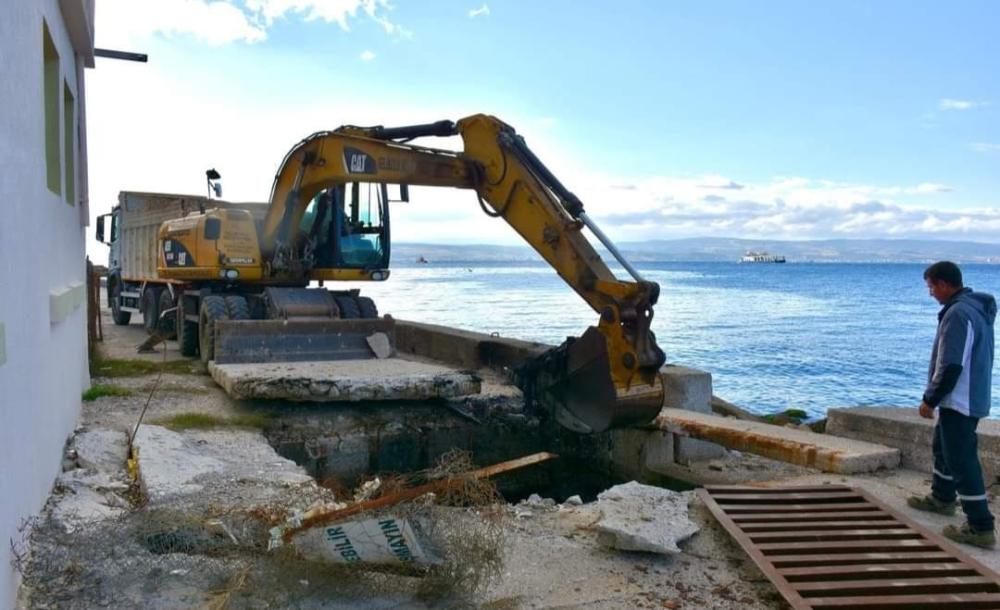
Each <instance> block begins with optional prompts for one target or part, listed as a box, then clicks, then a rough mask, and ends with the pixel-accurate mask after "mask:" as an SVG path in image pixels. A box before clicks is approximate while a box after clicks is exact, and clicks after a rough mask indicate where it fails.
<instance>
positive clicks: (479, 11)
mask: <svg viewBox="0 0 1000 610" xmlns="http://www.w3.org/2000/svg"><path fill="white" fill-rule="evenodd" d="M489 14H490V7H489V5H487V4H485V3H484V4H483V5H482V6H480V7H479V8H474V9H472V10H471V11H469V19H475V18H476V17H488V16H489Z"/></svg>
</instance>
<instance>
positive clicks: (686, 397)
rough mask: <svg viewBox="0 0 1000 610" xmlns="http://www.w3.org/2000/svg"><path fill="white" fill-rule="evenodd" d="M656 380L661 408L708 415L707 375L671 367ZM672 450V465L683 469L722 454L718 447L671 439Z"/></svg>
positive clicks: (709, 389) (709, 390)
mask: <svg viewBox="0 0 1000 610" xmlns="http://www.w3.org/2000/svg"><path fill="white" fill-rule="evenodd" d="M660 378H661V379H662V380H663V389H664V397H663V406H664V407H665V408H670V409H683V410H685V411H697V412H698V413H711V412H712V374H711V373H706V372H705V371H699V370H698V369H692V368H689V367H686V366H678V365H672V364H671V365H667V366H664V367H663V368H661V369H660ZM673 447H674V461H675V462H677V463H678V464H684V465H687V464H690V463H691V462H698V461H704V460H713V459H715V458H718V457H722V456H723V455H725V454H726V450H725V449H724V448H723V447H722V446H720V445H716V444H715V443H710V442H707V441H702V440H698V439H693V438H686V437H677V438H675V439H674V442H673Z"/></svg>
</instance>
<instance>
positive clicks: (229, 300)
mask: <svg viewBox="0 0 1000 610" xmlns="http://www.w3.org/2000/svg"><path fill="white" fill-rule="evenodd" d="M226 313H228V314H229V319H230V320H249V319H250V306H249V305H247V300H246V298H245V297H241V296H240V295H230V296H227V297H226Z"/></svg>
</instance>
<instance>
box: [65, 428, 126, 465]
mask: <svg viewBox="0 0 1000 610" xmlns="http://www.w3.org/2000/svg"><path fill="white" fill-rule="evenodd" d="M72 451H74V452H75V455H74V458H75V461H76V464H77V465H78V466H79V467H80V468H86V469H88V470H96V471H104V472H116V471H118V470H121V468H122V466H124V465H125V460H126V459H127V458H128V435H127V434H125V433H124V432H122V431H120V430H110V429H108V428H94V429H90V430H82V431H80V432H78V433H77V435H76V436H75V437H73V444H72Z"/></svg>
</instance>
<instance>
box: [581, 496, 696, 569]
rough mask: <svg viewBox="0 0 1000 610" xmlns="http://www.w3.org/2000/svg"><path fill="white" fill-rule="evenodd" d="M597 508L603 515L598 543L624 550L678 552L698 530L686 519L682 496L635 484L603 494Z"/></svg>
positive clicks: (686, 508) (686, 499) (686, 504)
mask: <svg viewBox="0 0 1000 610" xmlns="http://www.w3.org/2000/svg"><path fill="white" fill-rule="evenodd" d="M596 508H597V510H599V511H600V512H601V513H602V514H603V516H602V518H601V520H600V521H598V523H597V525H596V528H597V531H598V540H599V541H600V542H601V544H603V545H605V546H609V547H612V548H616V549H620V550H623V551H646V552H649V553H664V554H669V553H679V552H680V548H679V547H678V546H677V543H678V542H681V541H684V540H687V539H688V538H690V537H691V536H693V535H694V534H696V533H697V532H698V529H699V528H698V526H697V525H695V524H694V523H693V522H692V521H691V520H690V519H689V518H688V498H687V496H686V495H685V494H682V493H678V492H676V491H671V490H669V489H662V488H660V487H652V486H650V485H643V484H641V483H637V482H635V481H632V482H630V483H625V484H624V485H616V486H614V487H612V488H611V489H609V490H607V491H605V492H602V493H601V494H600V495H598V496H597V507H596Z"/></svg>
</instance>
